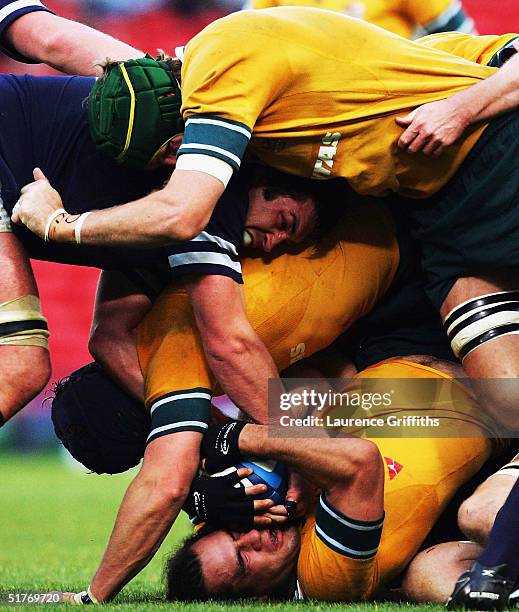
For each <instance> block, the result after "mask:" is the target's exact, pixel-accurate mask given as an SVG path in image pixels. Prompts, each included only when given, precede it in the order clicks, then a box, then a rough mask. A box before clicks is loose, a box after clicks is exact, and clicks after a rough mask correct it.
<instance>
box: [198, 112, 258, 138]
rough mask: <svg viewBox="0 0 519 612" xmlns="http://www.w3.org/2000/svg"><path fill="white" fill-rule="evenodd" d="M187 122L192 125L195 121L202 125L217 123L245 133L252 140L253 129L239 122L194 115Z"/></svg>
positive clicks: (219, 125)
mask: <svg viewBox="0 0 519 612" xmlns="http://www.w3.org/2000/svg"><path fill="white" fill-rule="evenodd" d="M187 123H188V124H190V125H194V124H195V123H198V124H200V125H216V126H218V127H223V128H226V129H228V130H234V131H235V132H239V133H240V134H243V135H244V136H245V137H246V138H247V140H250V137H251V131H250V130H249V128H247V127H245V126H243V125H241V124H238V123H230V122H229V121H222V120H221V119H209V118H196V117H193V118H191V119H188V120H187Z"/></svg>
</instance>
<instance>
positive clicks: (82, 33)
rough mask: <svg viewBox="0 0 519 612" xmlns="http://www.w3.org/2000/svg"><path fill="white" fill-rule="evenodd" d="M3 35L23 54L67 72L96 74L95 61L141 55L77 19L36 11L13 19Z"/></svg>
mask: <svg viewBox="0 0 519 612" xmlns="http://www.w3.org/2000/svg"><path fill="white" fill-rule="evenodd" d="M6 39H7V41H8V43H9V44H10V45H11V46H13V47H14V48H15V49H16V50H17V51H18V52H20V53H22V54H23V55H25V56H26V57H29V58H31V59H34V60H37V61H40V62H43V63H46V64H49V65H50V66H52V67H54V68H56V69H57V70H61V71H63V72H67V73H69V74H81V75H85V76H90V75H99V74H100V68H99V67H97V68H96V66H95V64H97V63H99V62H100V61H105V60H106V59H107V58H110V59H113V60H122V59H130V58H134V57H142V56H143V55H144V54H143V52H142V51H139V50H138V49H134V48H133V47H131V46H130V45H127V44H125V43H123V42H120V41H118V40H116V39H115V38H112V37H111V36H108V35H107V34H104V33H102V32H98V31H96V30H94V29H92V28H89V27H88V26H86V25H83V24H81V23H76V22H74V21H69V20H68V19H63V18H62V17H58V16H56V15H52V14H50V13H45V12H41V11H37V12H34V13H29V14H27V15H23V16H22V17H20V18H19V19H17V20H16V21H15V22H14V23H13V24H12V26H10V28H9V29H8V31H7V34H6Z"/></svg>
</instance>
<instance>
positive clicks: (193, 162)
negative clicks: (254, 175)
mask: <svg viewBox="0 0 519 612" xmlns="http://www.w3.org/2000/svg"><path fill="white" fill-rule="evenodd" d="M179 153H180V151H179ZM176 168H178V170H196V171H197V172H203V173H204V174H209V175H210V176H214V178H215V179H218V180H219V181H220V182H221V183H223V186H224V187H227V183H228V182H229V181H230V180H231V177H232V173H233V167H232V166H231V165H229V164H228V163H227V162H225V161H223V159H218V158H217V157H211V156H210V155H203V154H200V153H185V154H184V155H180V157H179V158H178V159H177V165H176Z"/></svg>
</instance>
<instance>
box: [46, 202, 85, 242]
mask: <svg viewBox="0 0 519 612" xmlns="http://www.w3.org/2000/svg"><path fill="white" fill-rule="evenodd" d="M79 217H80V215H70V214H69V213H68V212H67V211H66V210H65V209H64V208H58V209H56V210H54V211H53V212H51V213H50V215H49V216H48V218H47V222H46V225H45V232H44V236H43V239H44V240H45V242H75V236H74V227H75V225H76V223H77V220H78V219H79Z"/></svg>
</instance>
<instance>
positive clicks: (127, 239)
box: [50, 191, 194, 247]
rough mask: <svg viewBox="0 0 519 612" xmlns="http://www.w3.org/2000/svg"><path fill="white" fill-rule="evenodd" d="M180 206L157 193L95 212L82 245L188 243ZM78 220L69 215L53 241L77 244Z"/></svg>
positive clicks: (86, 225) (53, 234) (55, 229)
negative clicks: (76, 229) (185, 241)
mask: <svg viewBox="0 0 519 612" xmlns="http://www.w3.org/2000/svg"><path fill="white" fill-rule="evenodd" d="M179 208H180V207H179V206H176V205H174V204H171V203H170V202H168V201H167V200H166V199H165V198H164V197H163V195H162V191H156V192H153V193H151V194H149V195H147V196H146V197H144V198H141V199H140V200H135V201H134V202H129V203H128V204H123V205H120V206H113V207H112V208H106V209H104V210H94V211H93V212H91V213H90V214H89V216H88V217H87V219H86V220H85V222H84V224H83V226H82V228H81V244H86V245H96V246H121V247H122V246H135V247H160V246H164V245H166V244H169V243H171V242H174V241H176V240H188V239H191V238H193V237H194V236H193V235H191V234H189V235H187V236H186V233H185V232H186V229H187V228H186V227H185V226H184V224H183V223H182V219H181V214H180V210H179ZM77 220H78V217H77V216H71V215H68V216H67V218H65V222H64V223H57V224H56V225H54V227H53V229H52V231H51V234H50V239H51V240H52V241H55V242H66V243H74V242H75V227H76V223H77Z"/></svg>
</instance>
